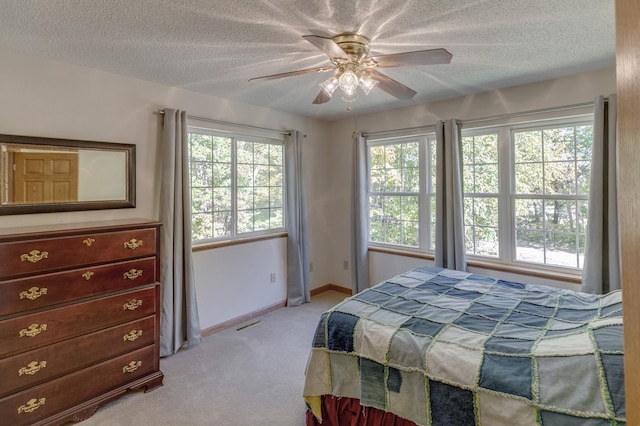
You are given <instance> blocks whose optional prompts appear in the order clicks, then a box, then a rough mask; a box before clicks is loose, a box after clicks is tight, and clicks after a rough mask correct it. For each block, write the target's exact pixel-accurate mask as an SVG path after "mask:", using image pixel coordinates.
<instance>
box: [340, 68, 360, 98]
mask: <svg viewBox="0 0 640 426" xmlns="http://www.w3.org/2000/svg"><path fill="white" fill-rule="evenodd" d="M338 80H339V81H340V89H342V91H343V92H344V95H346V96H353V95H354V94H355V93H356V90H357V89H358V85H359V83H360V82H359V79H358V76H357V75H356V73H354V72H353V71H350V70H346V71H345V72H343V73H342V75H341V76H340V78H339V79H338Z"/></svg>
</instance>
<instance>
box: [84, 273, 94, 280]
mask: <svg viewBox="0 0 640 426" xmlns="http://www.w3.org/2000/svg"><path fill="white" fill-rule="evenodd" d="M93 274H94V273H93V272H91V271H87V272H85V273H84V274H82V277H83V278H84V279H85V280H87V281H89V280H90V279H91V277H92V276H93Z"/></svg>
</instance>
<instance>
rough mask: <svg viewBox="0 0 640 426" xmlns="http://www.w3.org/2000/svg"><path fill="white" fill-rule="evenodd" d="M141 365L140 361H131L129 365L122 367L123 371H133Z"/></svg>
mask: <svg viewBox="0 0 640 426" xmlns="http://www.w3.org/2000/svg"><path fill="white" fill-rule="evenodd" d="M140 367H142V361H131V362H130V363H129V365H125V366H124V367H122V372H123V373H133V372H134V371H136V370H137V369H138V368H140Z"/></svg>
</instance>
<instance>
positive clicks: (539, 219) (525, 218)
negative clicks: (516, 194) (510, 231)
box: [515, 199, 544, 230]
mask: <svg viewBox="0 0 640 426" xmlns="http://www.w3.org/2000/svg"><path fill="white" fill-rule="evenodd" d="M543 213H544V202H543V200H540V199H527V200H516V201H515V217H516V228H517V229H539V230H543V229H544V222H543Z"/></svg>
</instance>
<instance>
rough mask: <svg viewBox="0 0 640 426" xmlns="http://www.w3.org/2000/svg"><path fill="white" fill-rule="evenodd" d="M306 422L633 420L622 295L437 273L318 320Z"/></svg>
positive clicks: (362, 296)
mask: <svg viewBox="0 0 640 426" xmlns="http://www.w3.org/2000/svg"><path fill="white" fill-rule="evenodd" d="M304 398H305V401H306V403H307V425H308V426H312V425H314V426H315V425H320V424H321V425H323V426H327V425H328V426H334V425H371V426H373V425H376V426H379V425H396V426H410V425H434V426H438V425H446V426H456V425H488V426H499V425H509V426H511V425H518V426H527V425H543V426H549V425H561V426H572V425H576V426H578V425H579V426H604V425H609V426H610V425H624V424H625V401H624V378H623V348H622V294H621V292H620V291H614V292H611V293H609V294H606V295H588V294H584V293H578V292H573V291H570V290H564V289H557V288H551V287H546V286H536V285H526V284H521V283H517V282H510V281H504V280H499V279H495V278H491V277H487V276H482V275H477V274H472V273H466V272H460V271H453V270H448V269H442V268H436V267H422V268H417V269H413V270H411V271H408V272H406V273H404V274H401V275H398V276H396V277H394V278H392V279H390V280H387V281H385V282H382V283H380V284H378V285H377V286H375V287H372V288H369V289H367V290H365V291H363V292H361V293H359V294H357V295H355V296H352V297H350V298H347V299H345V300H344V301H343V302H341V303H339V304H338V305H336V306H335V307H333V308H332V309H330V310H329V311H327V312H325V313H323V314H322V316H321V318H320V320H319V323H318V326H317V329H316V333H315V336H314V338H313V344H312V348H311V353H310V355H309V360H308V365H307V371H306V376H305V387H304Z"/></svg>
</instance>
